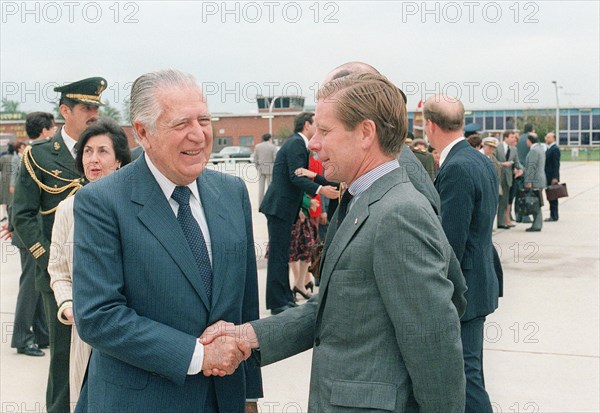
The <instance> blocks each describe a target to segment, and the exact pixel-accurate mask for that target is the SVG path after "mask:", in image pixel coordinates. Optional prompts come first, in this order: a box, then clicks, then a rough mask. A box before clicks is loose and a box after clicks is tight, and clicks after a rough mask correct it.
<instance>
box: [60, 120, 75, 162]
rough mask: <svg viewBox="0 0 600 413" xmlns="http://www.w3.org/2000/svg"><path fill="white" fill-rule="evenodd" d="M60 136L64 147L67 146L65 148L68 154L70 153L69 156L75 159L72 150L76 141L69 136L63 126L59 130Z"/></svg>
mask: <svg viewBox="0 0 600 413" xmlns="http://www.w3.org/2000/svg"><path fill="white" fill-rule="evenodd" d="M60 136H62V138H63V141H64V142H65V145H67V148H68V149H69V152H70V153H71V155H73V158H75V153H74V151H73V148H75V144H77V141H76V140H75V139H73V138H71V137H70V136H69V134H68V133H67V131H66V130H65V127H64V126H63V127H62V128H61V129H60Z"/></svg>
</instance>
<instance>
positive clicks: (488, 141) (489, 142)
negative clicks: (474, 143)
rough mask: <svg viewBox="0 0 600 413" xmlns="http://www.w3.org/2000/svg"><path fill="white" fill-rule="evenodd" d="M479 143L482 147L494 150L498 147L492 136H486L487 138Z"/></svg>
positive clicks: (496, 140)
mask: <svg viewBox="0 0 600 413" xmlns="http://www.w3.org/2000/svg"><path fill="white" fill-rule="evenodd" d="M481 143H482V144H483V145H488V146H492V147H494V148H497V147H498V139H496V138H494V137H493V136H488V137H487V138H483V140H482V141H481Z"/></svg>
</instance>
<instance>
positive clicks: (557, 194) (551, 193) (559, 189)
mask: <svg viewBox="0 0 600 413" xmlns="http://www.w3.org/2000/svg"><path fill="white" fill-rule="evenodd" d="M567 196H569V193H568V192H567V184H564V183H563V184H556V185H550V186H549V187H547V188H546V199H547V200H548V201H556V200H557V199H558V198H565V197H567Z"/></svg>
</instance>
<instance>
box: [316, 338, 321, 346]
mask: <svg viewBox="0 0 600 413" xmlns="http://www.w3.org/2000/svg"><path fill="white" fill-rule="evenodd" d="M320 344H321V339H320V338H319V337H317V338H315V347H319V345H320Z"/></svg>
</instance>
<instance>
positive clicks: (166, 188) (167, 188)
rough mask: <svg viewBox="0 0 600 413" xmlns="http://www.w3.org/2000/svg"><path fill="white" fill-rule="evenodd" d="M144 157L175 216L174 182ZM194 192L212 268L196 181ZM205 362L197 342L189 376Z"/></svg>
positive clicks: (194, 206)
mask: <svg viewBox="0 0 600 413" xmlns="http://www.w3.org/2000/svg"><path fill="white" fill-rule="evenodd" d="M144 157H145V158H146V163H147V164H148V168H149V169H150V172H151V173H152V175H153V176H154V179H156V182H158V186H160V189H161V190H162V192H163V194H164V196H165V198H167V201H169V205H170V206H171V209H172V210H173V213H174V214H175V216H177V213H178V211H179V204H178V203H177V201H175V200H174V199H173V198H171V195H173V191H174V190H175V187H176V186H177V185H176V184H174V183H173V182H171V181H170V180H169V179H168V178H167V177H166V176H164V175H163V174H162V173H161V172H160V171H159V170H158V168H157V167H156V166H155V165H154V164H153V163H152V161H151V160H150V158H149V157H148V154H147V153H144ZM187 187H188V188H190V191H192V196H190V209H191V210H192V215H193V216H194V219H195V220H196V221H197V222H198V225H199V226H200V230H201V231H202V235H203V236H204V240H205V241H206V248H207V249H208V258H209V259H210V264H211V266H212V263H213V258H212V249H211V246H210V233H209V232H208V223H207V222H206V216H205V215H204V208H202V201H201V200H200V193H199V192H198V185H197V184H196V181H194V182H192V183H191V184H189V185H187ZM203 361H204V347H203V346H202V344H200V342H198V341H196V347H195V348H194V354H193V355H192V361H191V362H190V366H189V368H188V371H187V374H188V375H194V374H198V373H200V371H201V370H202V362H203Z"/></svg>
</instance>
